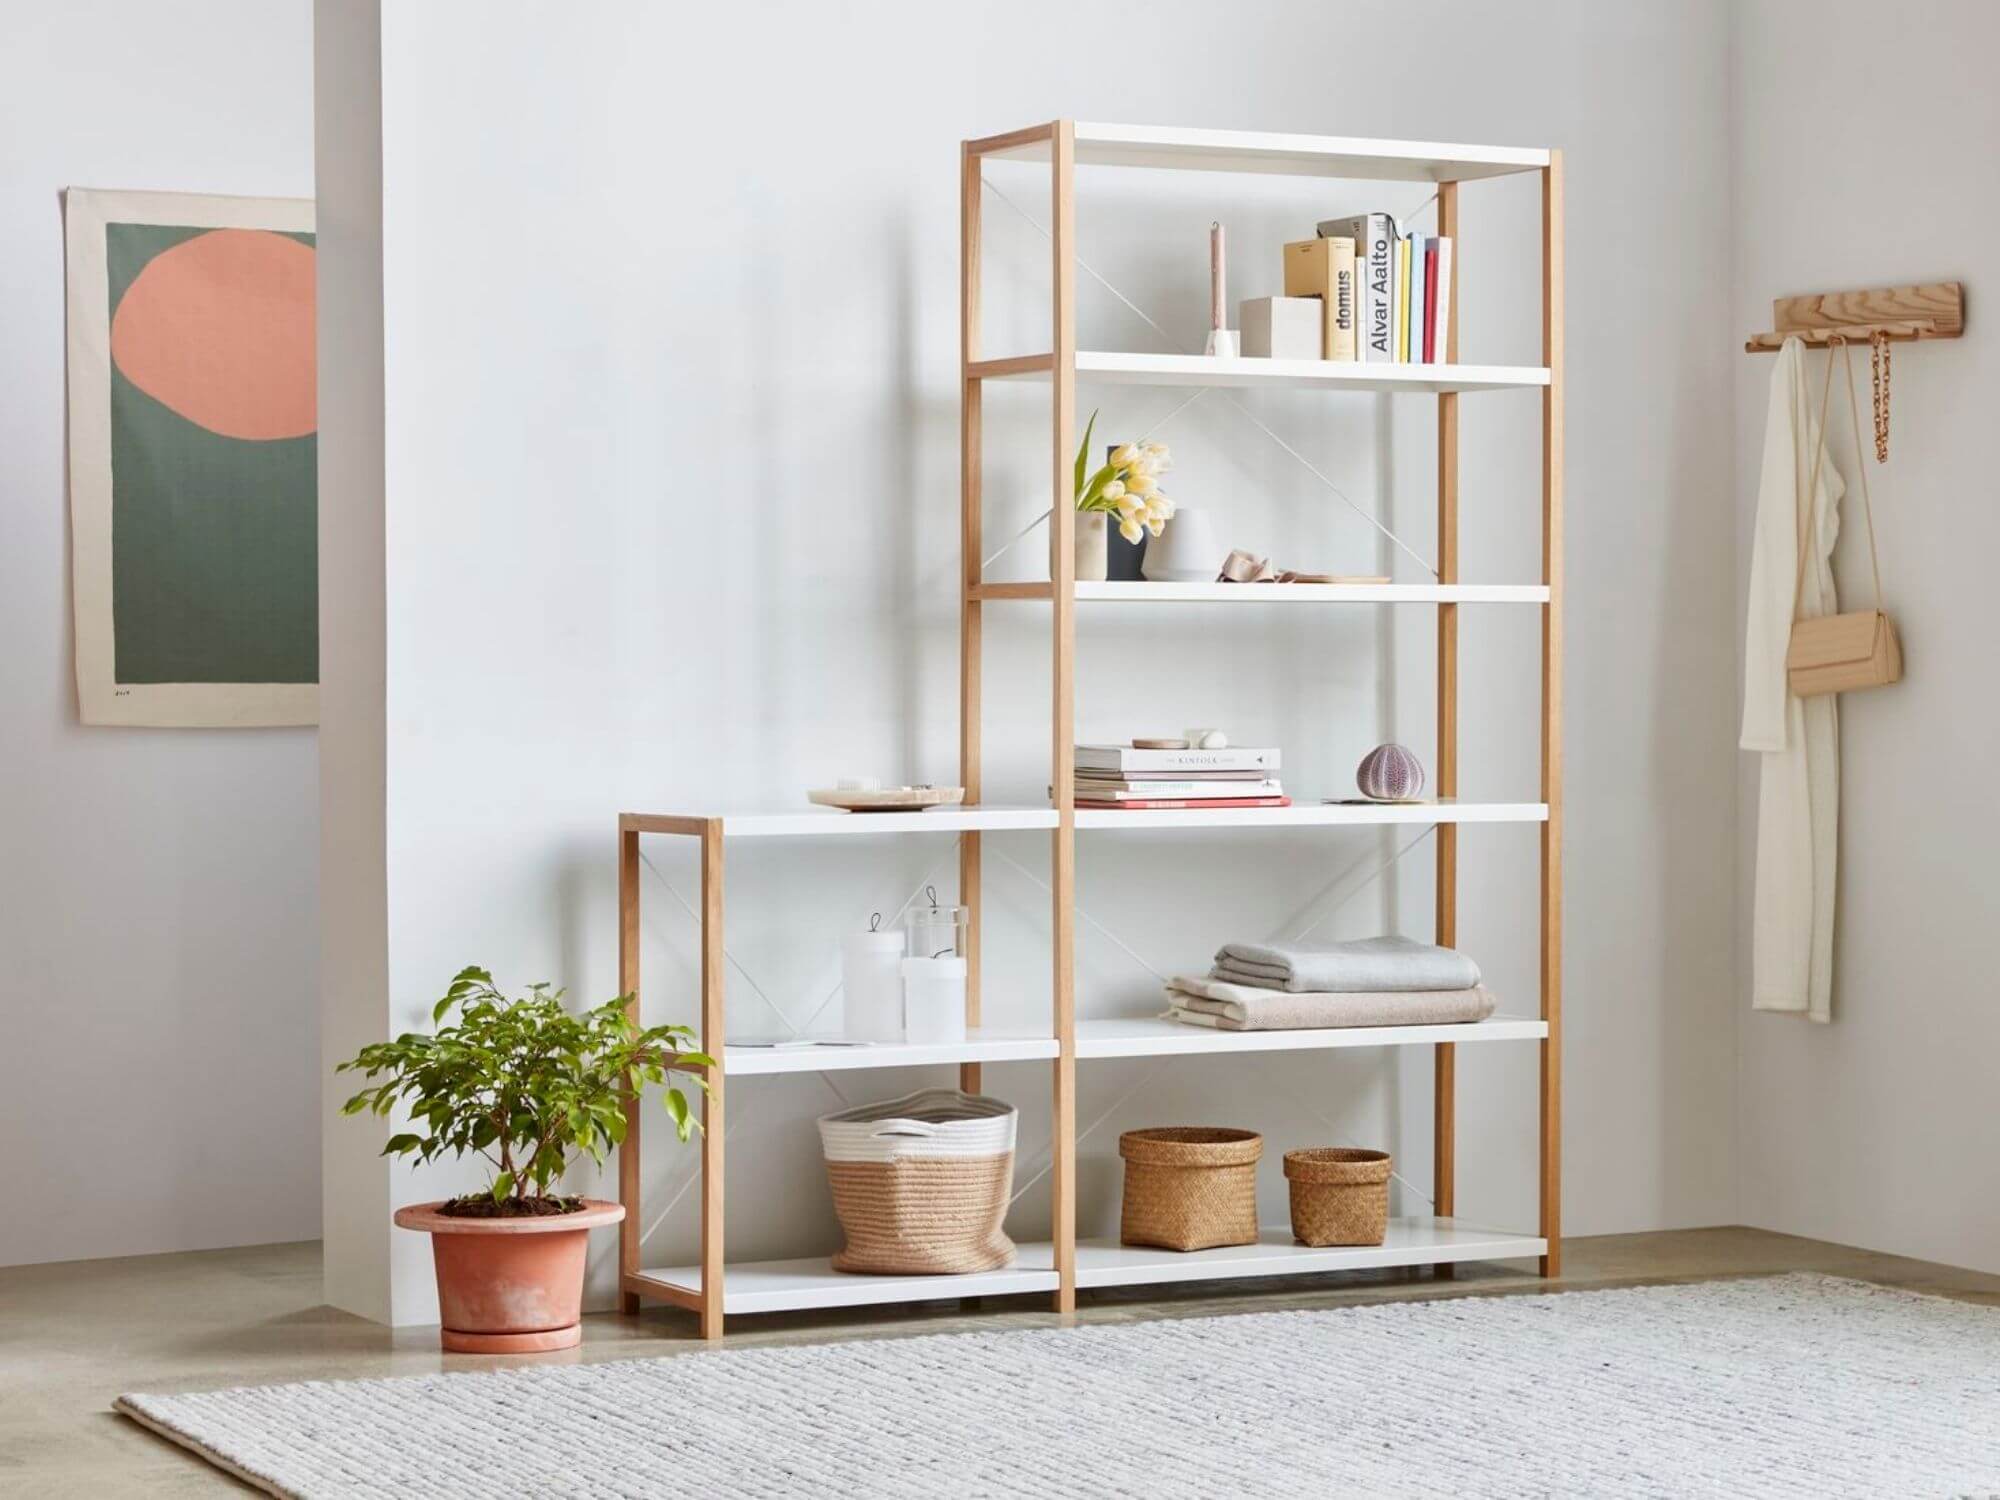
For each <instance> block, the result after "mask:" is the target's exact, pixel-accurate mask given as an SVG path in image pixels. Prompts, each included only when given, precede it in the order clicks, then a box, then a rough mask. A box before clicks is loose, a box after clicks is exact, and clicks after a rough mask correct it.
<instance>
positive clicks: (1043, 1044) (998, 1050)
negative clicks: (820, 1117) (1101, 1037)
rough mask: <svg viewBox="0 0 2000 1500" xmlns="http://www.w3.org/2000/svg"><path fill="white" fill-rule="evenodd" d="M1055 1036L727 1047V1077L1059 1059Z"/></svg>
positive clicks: (985, 1031) (998, 1033)
mask: <svg viewBox="0 0 2000 1500" xmlns="http://www.w3.org/2000/svg"><path fill="white" fill-rule="evenodd" d="M1059 1051H1060V1048H1059V1047H1058V1046H1057V1043H1056V1039H1055V1038H1054V1037H1052V1036H1044V1035H1041V1034H1039V1033H1036V1032H1031V1031H1026V1030H1009V1029H1007V1028H1005V1027H996V1026H986V1027H980V1028H978V1029H976V1030H974V1031H973V1032H972V1034H971V1035H970V1036H968V1037H967V1038H966V1039H965V1040H964V1041H962V1042H869V1043H867V1044H865V1045H863V1046H859V1047H725V1048H724V1049H723V1054H722V1067H723V1073H724V1076H725V1077H730V1078H741V1077H744V1076H746V1075H749V1074H756V1073H838V1072H842V1071H845V1070H847V1069H850V1068H921V1067H929V1066H932V1065H934V1064H937V1063H968V1062H1028V1061H1033V1060H1035V1059H1037V1058H1050V1057H1054V1056H1056V1055H1057V1053H1058V1052H1059Z"/></svg>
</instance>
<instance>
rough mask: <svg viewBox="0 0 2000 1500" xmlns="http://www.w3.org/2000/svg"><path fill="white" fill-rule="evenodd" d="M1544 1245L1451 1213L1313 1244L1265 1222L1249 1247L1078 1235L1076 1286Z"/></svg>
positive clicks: (1493, 1254) (1436, 1259) (1289, 1272)
mask: <svg viewBox="0 0 2000 1500" xmlns="http://www.w3.org/2000/svg"><path fill="white" fill-rule="evenodd" d="M1547 1250H1548V1241H1547V1240H1542V1239H1537V1238H1535V1237H1534V1236H1532V1235H1518V1234H1508V1233H1506V1232H1505V1231H1503V1230H1497V1229H1477V1228H1474V1227H1472V1226H1471V1225H1468V1224H1461V1223H1459V1222H1458V1221H1457V1220H1456V1219H1433V1218H1413V1219H1391V1220H1390V1221H1389V1231H1388V1234H1387V1235H1386V1236H1385V1237H1384V1239H1383V1241H1382V1243H1381V1244H1379V1245H1340V1246H1332V1247H1329V1248H1327V1249H1324V1250H1314V1249H1311V1248H1309V1247H1308V1246H1305V1245H1301V1244H1298V1243H1297V1242H1296V1241H1294V1240H1293V1239H1292V1231H1291V1230H1290V1228H1288V1227H1285V1228H1266V1229H1264V1230H1262V1231H1260V1237H1259V1239H1258V1242H1257V1243H1256V1244H1254V1245H1232V1246H1227V1247H1225V1248H1223V1249H1219V1250H1190V1251H1185V1252H1183V1251H1178V1250H1154V1249H1149V1248H1146V1247H1143V1246H1135V1245H1121V1244H1119V1243H1118V1241H1117V1240H1115V1239H1098V1240H1080V1241H1078V1242H1077V1247H1076V1284H1077V1285H1078V1286H1079V1287H1100V1286H1152V1285H1159V1284H1161V1283H1165V1282H1172V1281H1220V1280H1223V1279H1225V1278H1229V1277H1237V1276H1298V1275H1303V1274H1306V1273H1308V1272H1313V1271H1354V1270H1361V1269H1364V1268H1367V1267H1370V1266H1428V1265H1441V1264H1443V1263H1445V1262H1447V1261H1460V1260H1525V1259H1529V1258H1532V1257H1538V1256H1540V1255H1542V1254H1544V1253H1546V1251H1547Z"/></svg>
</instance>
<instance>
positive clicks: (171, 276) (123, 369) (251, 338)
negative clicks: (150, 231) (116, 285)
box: [111, 229, 318, 441]
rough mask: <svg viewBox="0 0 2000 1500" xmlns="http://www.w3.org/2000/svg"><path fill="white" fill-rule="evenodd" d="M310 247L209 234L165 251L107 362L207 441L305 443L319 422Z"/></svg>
mask: <svg viewBox="0 0 2000 1500" xmlns="http://www.w3.org/2000/svg"><path fill="white" fill-rule="evenodd" d="M313 264H314V260H313V247H312V246H310V245H305V244H301V243H300V242H299V241H297V240H295V239H293V238H291V237H290V236H289V235H283V234H274V233H273V232H271V231H270V230H267V229H211V230H210V231H209V232H208V233H206V234H198V235H196V236H195V237H194V238H193V239H191V240H183V241H181V243H180V244H178V245H175V246H173V247H172V248H171V249H168V250H162V251H161V252H160V253H159V254H158V255H156V256H154V257H153V258H152V259H151V260H150V261H148V262H147V263H146V266H145V268H144V269H143V270H141V271H140V272H139V274H138V275H137V276H136V277H134V278H133V280H132V284H131V286H129V287H127V288H126V289H125V295H124V297H123V298H121V299H120V301H119V303H118V310H117V312H116V313H115V314H114V315H113V316H112V319H111V358H112V359H113V361H115V362H116V364H117V366H118V369H119V371H120V373H122V374H123V375H124V376H125V378H126V379H127V380H129V381H131V382H132V384H134V385H136V386H137V387H138V388H139V389H140V390H142V391H144V392H145V393H146V394H147V395H149V396H151V397H152V398H153V399H154V400H155V401H158V402H159V403H160V404H161V405H162V406H165V407H166V408H167V409H168V410H170V411H173V412H175V413H177V414H178V415H180V416H183V417H185V418H187V419H188V421H190V422H192V423H194V424H195V425H196V426H197V427H205V428H207V429H208V430H209V431H210V432H214V433H219V434H221V435H222V436H223V437H231V438H245V439H251V440H265V441H268V440H270V439H275V438H295V437H304V436H305V435H306V434H308V433H310V432H312V431H313V430H314V429H315V428H316V427H317V426H318V421H317V417H316V415H315V412H316V409H317V404H318V377H317V373H316V371H315V368H314V361H313V333H314V306H313Z"/></svg>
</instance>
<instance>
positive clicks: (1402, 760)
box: [1354, 744, 1424, 802]
mask: <svg viewBox="0 0 2000 1500" xmlns="http://www.w3.org/2000/svg"><path fill="white" fill-rule="evenodd" d="M1354 780H1355V783H1356V785H1358V786H1359V787H1360V788H1361V795H1362V796H1364V797H1366V798H1368V799H1369V800H1370V801H1374V802H1413V801H1415V800H1416V799H1417V798H1418V797H1421V796H1422V795H1423V792H1424V763H1423V762H1422V761H1420V760H1418V759H1417V757H1416V754H1415V753H1414V752H1413V751H1411V750H1409V749H1408V748H1407V747H1405V746H1403V745H1397V744H1387V745H1377V746H1376V747H1375V748H1374V749H1373V750H1370V751H1369V752H1368V753H1367V754H1366V755H1364V756H1362V757H1361V765H1360V767H1359V769H1357V770H1356V771H1355V773H1354Z"/></svg>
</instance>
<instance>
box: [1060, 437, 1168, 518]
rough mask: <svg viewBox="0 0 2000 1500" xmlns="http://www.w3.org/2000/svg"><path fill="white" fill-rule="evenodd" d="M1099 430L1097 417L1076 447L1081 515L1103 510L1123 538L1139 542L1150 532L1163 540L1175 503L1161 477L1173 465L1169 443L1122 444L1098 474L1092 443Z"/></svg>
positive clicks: (1077, 496) (1076, 476) (1078, 507)
mask: <svg viewBox="0 0 2000 1500" xmlns="http://www.w3.org/2000/svg"><path fill="white" fill-rule="evenodd" d="M1096 431H1097V413H1096V412H1092V413H1091V414H1090V420H1089V421H1088V422H1086V423H1085V424H1084V428H1083V441H1082V442H1081V443H1079V444H1077V447H1076V465H1075V480H1074V483H1075V486H1076V508H1077V510H1078V511H1080V512H1081V511H1093V510H1101V511H1104V512H1106V513H1107V514H1109V515H1113V516H1116V517H1117V518H1118V534H1119V535H1120V536H1122V537H1124V538H1125V540H1126V541H1128V542H1136V541H1138V540H1139V538H1140V537H1141V536H1142V535H1143V534H1144V533H1146V532H1148V531H1150V532H1152V534H1153V535H1154V536H1158V535H1159V534H1160V532H1161V531H1162V530H1163V529H1164V528H1165V526H1166V524H1167V522H1169V521H1171V520H1172V519H1173V518H1174V502H1173V501H1171V500H1169V499H1168V498H1167V497H1166V495H1165V494H1163V493H1162V492H1161V490H1160V485H1159V477H1160V475H1162V474H1164V473H1166V472H1167V470H1168V469H1170V468H1172V467H1173V455H1172V454H1170V453H1169V452H1168V451H1167V445H1166V444H1165V443H1121V444H1119V445H1118V446H1117V447H1116V448H1113V449H1112V450H1111V457H1110V460H1109V461H1108V462H1106V463H1105V464H1103V465H1102V466H1100V467H1099V468H1098V470H1097V471H1096V472H1095V473H1092V474H1089V476H1088V478H1086V477H1085V476H1086V473H1087V472H1088V470H1089V465H1090V439H1091V436H1092V434H1094V433H1095V432H1096Z"/></svg>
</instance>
